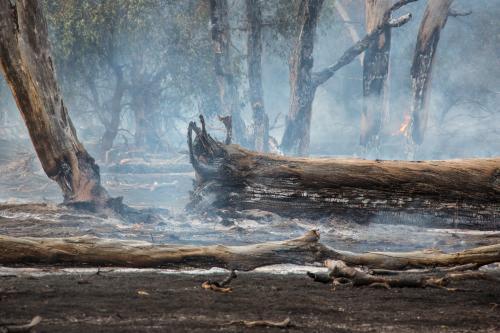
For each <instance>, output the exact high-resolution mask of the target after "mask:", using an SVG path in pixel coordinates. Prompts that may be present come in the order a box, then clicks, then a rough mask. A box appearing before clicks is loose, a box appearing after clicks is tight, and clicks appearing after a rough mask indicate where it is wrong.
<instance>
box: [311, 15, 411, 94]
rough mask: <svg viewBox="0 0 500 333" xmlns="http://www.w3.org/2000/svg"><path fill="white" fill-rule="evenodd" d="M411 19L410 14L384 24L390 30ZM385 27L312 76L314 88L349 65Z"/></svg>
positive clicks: (378, 29)
mask: <svg viewBox="0 0 500 333" xmlns="http://www.w3.org/2000/svg"><path fill="white" fill-rule="evenodd" d="M410 19H411V14H410V13H408V14H405V15H403V16H401V17H399V18H397V19H393V20H390V21H388V22H386V24H387V25H388V26H389V27H391V28H396V27H400V26H402V25H404V24H406V23H407V22H408V21H409V20H410ZM385 27H386V25H385V24H384V25H382V26H380V27H379V28H377V29H376V30H374V31H373V32H372V33H370V34H367V35H366V36H365V37H363V39H361V40H360V41H358V42H357V43H356V44H354V45H353V46H351V47H350V48H349V49H347V50H346V51H345V52H344V54H343V55H342V56H341V57H340V58H339V59H338V60H337V62H335V63H334V64H333V65H330V66H328V67H327V68H325V69H324V70H322V71H320V72H316V73H313V74H312V80H313V84H314V86H315V87H317V86H320V85H322V84H323V83H325V82H326V81H328V80H329V79H330V78H331V77H332V76H333V75H335V73H336V72H337V71H338V70H339V69H341V68H342V67H344V66H346V65H348V64H350V63H351V62H352V61H353V60H354V59H355V58H356V57H357V56H358V55H360V54H361V53H363V52H364V51H365V50H366V49H367V48H368V47H369V46H370V44H371V43H372V42H373V41H374V40H375V39H376V38H377V37H378V36H379V35H380V34H381V33H382V32H383V31H384V28H385Z"/></svg>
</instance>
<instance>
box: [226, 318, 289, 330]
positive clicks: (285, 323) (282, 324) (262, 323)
mask: <svg viewBox="0 0 500 333" xmlns="http://www.w3.org/2000/svg"><path fill="white" fill-rule="evenodd" d="M227 325H243V326H246V327H279V328H286V327H289V326H291V321H290V318H286V319H284V320H282V321H271V320H233V321H231V322H229V323H227Z"/></svg>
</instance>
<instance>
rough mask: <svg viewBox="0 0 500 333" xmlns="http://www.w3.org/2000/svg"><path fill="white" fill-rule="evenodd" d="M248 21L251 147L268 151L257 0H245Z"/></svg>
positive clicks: (267, 126) (260, 22)
mask: <svg viewBox="0 0 500 333" xmlns="http://www.w3.org/2000/svg"><path fill="white" fill-rule="evenodd" d="M246 12H247V13H246V14H247V23H248V35H247V65H248V83H249V86H250V104H251V107H252V116H253V147H254V149H255V150H256V151H260V152H267V151H269V118H268V117H267V114H266V111H265V108H264V96H263V95H264V93H263V91H262V31H261V30H262V13H261V9H260V3H259V0H246Z"/></svg>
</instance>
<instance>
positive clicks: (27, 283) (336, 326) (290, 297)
mask: <svg viewBox="0 0 500 333" xmlns="http://www.w3.org/2000/svg"><path fill="white" fill-rule="evenodd" d="M8 147H10V148H11V151H10V152H9V151H7V148H8ZM23 147H24V148H25V149H27V151H25V152H22V149H23ZM23 147H14V146H9V145H6V144H3V145H2V142H0V234H3V235H9V236H16V237H23V236H30V237H69V236H82V235H93V236H98V237H105V238H119V239H133V240H143V241H150V242H153V243H169V244H193V245H207V244H226V245H243V244H250V243H258V242H266V241H274V240H284V239H289V238H292V237H297V236H300V235H302V234H304V233H305V232H307V231H309V230H311V229H317V230H319V232H320V234H321V242H322V243H324V244H326V245H330V246H332V247H335V248H338V249H343V250H351V251H369V250H377V251H403V250H414V249H425V248H439V249H442V250H445V251H456V250H461V249H465V248H470V247H475V246H481V245H488V244H495V243H500V230H495V229H492V228H490V230H470V229H458V228H453V226H448V227H440V228H436V227H431V226H428V225H426V224H425V223H423V222H422V221H420V220H419V219H418V217H408V216H399V215H394V216H388V217H387V221H385V222H384V223H365V224H358V223H356V221H346V220H342V219H338V218H335V217H329V218H324V219H321V220H307V219H293V218H292V219H286V218H282V217H279V216H277V215H275V214H271V213H266V212H261V211H244V212H240V215H239V216H232V217H224V216H223V215H222V216H221V215H210V214H202V215H194V214H189V213H187V212H185V211H184V210H183V206H184V204H185V203H186V202H187V200H188V198H189V190H190V189H191V187H192V180H193V173H192V171H190V170H189V169H188V170H184V169H183V168H184V167H183V166H182V165H185V158H178V159H176V161H177V162H179V167H177V166H173V167H172V165H168V163H167V164H161V163H160V164H157V165H156V166H155V169H153V171H155V172H153V173H144V172H143V173H130V172H128V171H129V170H127V169H126V168H125V169H123V168H122V170H120V172H116V170H115V171H113V170H112V169H111V168H103V172H102V178H103V183H104V184H105V186H106V188H108V190H109V191H110V193H111V194H112V195H113V196H118V195H123V196H124V197H125V202H126V203H127V204H130V205H131V206H133V207H136V208H153V209H152V211H153V212H154V213H155V214H156V216H157V218H154V219H151V220H149V219H148V220H144V221H140V220H139V221H137V220H136V221H134V222H131V221H126V220H123V219H121V218H120V217H116V216H114V217H113V216H103V215H96V214H91V213H88V212H81V211H76V210H73V209H69V208H67V207H62V206H59V205H57V204H56V203H57V202H59V201H60V200H61V197H60V192H59V190H58V188H57V186H56V185H55V184H54V183H53V182H51V181H50V180H49V179H48V178H47V177H46V176H45V175H44V174H43V172H42V171H41V170H40V166H39V164H38V162H37V160H36V158H34V156H33V152H32V151H30V150H29V146H28V145H27V144H26V145H24V146H23ZM31 150H32V148H31ZM20 152H22V153H20ZM177 162H176V163H177ZM181 164H182V165H181ZM132 171H133V170H132ZM379 222H380V221H379ZM497 268H499V267H497ZM301 269H302V271H301V272H300V274H298V273H297V269H295V270H293V269H283V270H278V271H274V272H273V273H272V274H271V273H270V271H269V270H267V271H266V269H258V270H257V271H254V272H248V273H239V277H238V278H237V279H236V280H234V281H233V282H232V283H231V287H232V288H233V292H231V293H228V294H221V293H216V292H213V291H207V290H203V289H202V288H201V284H202V282H203V281H205V280H207V279H209V278H210V279H218V278H219V277H216V276H215V275H214V272H219V274H220V272H221V271H220V270H210V271H197V272H196V274H195V273H194V272H191V274H186V272H184V271H177V272H172V271H166V270H153V269H151V270H132V271H131V270H119V269H118V270H117V269H115V270H109V269H103V270H101V271H100V273H99V274H96V272H97V269H95V268H85V269H80V270H79V269H78V268H75V269H73V270H71V269H70V270H63V269H61V268H57V267H56V268H55V267H52V268H46V269H40V268H30V267H24V268H21V267H18V268H8V267H1V266H0V332H3V330H2V324H5V323H8V322H13V323H17V324H22V323H27V322H29V321H30V320H31V318H33V317H34V316H36V315H40V316H41V317H42V318H43V319H42V322H41V323H40V324H39V325H38V326H37V327H36V328H37V331H39V332H104V331H105V332H150V331H162V332H165V331H171V332H182V331H190V332H192V331H195V332H196V331H197V332H210V331H218V332H241V331H244V330H248V331H254V332H259V331H263V330H265V331H266V332H273V331H287V330H288V331H291V332H301V331H311V332H478V331H481V332H500V320H499V318H500V305H499V304H500V284H498V283H496V284H495V283H494V282H489V281H468V282H460V283H459V284H457V285H454V286H452V287H458V288H459V289H458V290H457V291H454V292H452V291H447V290H440V289H411V288H402V289H391V290H385V289H373V288H356V289H349V288H347V289H341V290H336V291H333V290H332V288H331V286H330V285H323V284H319V283H315V282H312V281H311V280H310V279H309V278H308V277H307V276H306V275H305V272H304V271H303V270H304V269H318V268H317V267H307V268H301ZM286 318H290V322H291V326H290V327H287V328H285V329H278V328H270V327H267V328H263V327H256V328H246V327H245V326H244V325H243V324H242V323H241V322H235V321H242V320H272V321H282V320H284V319H286Z"/></svg>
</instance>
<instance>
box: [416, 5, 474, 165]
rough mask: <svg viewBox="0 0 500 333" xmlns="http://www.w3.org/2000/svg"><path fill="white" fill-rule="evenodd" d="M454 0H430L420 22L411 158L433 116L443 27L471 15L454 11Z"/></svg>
mask: <svg viewBox="0 0 500 333" xmlns="http://www.w3.org/2000/svg"><path fill="white" fill-rule="evenodd" d="M452 3H453V0H432V1H428V2H427V7H426V9H425V13H424V17H423V19H422V22H421V23H420V29H419V31H418V37H417V44H416V46H415V53H414V56H413V64H412V67H411V80H412V97H411V108H410V115H411V120H410V124H409V126H408V131H409V133H408V135H407V137H408V139H409V143H408V147H407V148H408V149H409V155H410V156H409V157H411V158H413V157H414V156H413V154H414V150H415V148H416V147H415V145H420V144H421V143H422V141H423V140H424V136H425V130H426V127H427V119H428V118H429V98H430V85H431V78H432V67H433V64H434V61H435V58H436V51H437V46H438V43H439V38H440V35H441V30H442V29H443V28H444V26H445V25H446V21H447V20H448V16H464V15H468V14H470V12H467V13H458V12H456V11H453V10H451V8H450V7H451V5H452Z"/></svg>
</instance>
